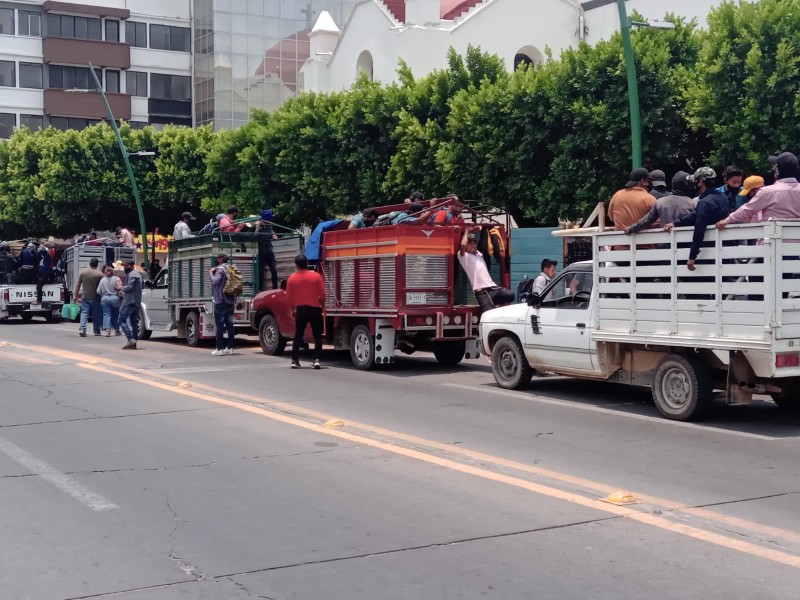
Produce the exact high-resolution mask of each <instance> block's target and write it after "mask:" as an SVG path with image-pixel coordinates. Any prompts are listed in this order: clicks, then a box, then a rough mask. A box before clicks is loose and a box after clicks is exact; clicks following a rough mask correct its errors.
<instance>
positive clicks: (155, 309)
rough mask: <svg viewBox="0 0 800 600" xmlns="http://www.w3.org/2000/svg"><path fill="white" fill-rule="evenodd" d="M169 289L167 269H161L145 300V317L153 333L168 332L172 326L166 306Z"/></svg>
mask: <svg viewBox="0 0 800 600" xmlns="http://www.w3.org/2000/svg"><path fill="white" fill-rule="evenodd" d="M168 289H169V269H162V270H161V272H160V273H159V274H158V275H157V276H156V279H155V281H153V287H152V289H151V290H149V293H148V294H147V298H146V299H145V301H146V302H147V316H148V317H149V318H150V327H151V328H152V329H153V331H168V330H169V329H170V327H171V325H172V319H171V318H170V313H169V307H168V305H167V295H168V294H167V291H168Z"/></svg>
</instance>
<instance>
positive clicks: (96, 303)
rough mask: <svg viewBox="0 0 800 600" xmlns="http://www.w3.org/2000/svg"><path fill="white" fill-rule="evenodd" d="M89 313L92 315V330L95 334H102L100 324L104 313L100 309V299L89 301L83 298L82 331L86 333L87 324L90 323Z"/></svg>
mask: <svg viewBox="0 0 800 600" xmlns="http://www.w3.org/2000/svg"><path fill="white" fill-rule="evenodd" d="M89 311H91V313H92V329H94V332H95V333H100V323H101V321H102V320H103V316H102V315H103V313H102V311H101V309H100V298H99V297H97V298H95V299H94V300H87V299H86V298H81V325H80V331H82V332H84V333H86V324H87V323H88V322H89Z"/></svg>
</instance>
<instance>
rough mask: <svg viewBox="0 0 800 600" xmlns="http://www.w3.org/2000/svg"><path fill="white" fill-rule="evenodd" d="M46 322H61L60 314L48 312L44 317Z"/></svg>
mask: <svg viewBox="0 0 800 600" xmlns="http://www.w3.org/2000/svg"><path fill="white" fill-rule="evenodd" d="M44 320H45V321H47V322H48V323H61V320H62V319H61V315H54V314H52V313H51V314H49V315H47V316H46V317H45V318H44Z"/></svg>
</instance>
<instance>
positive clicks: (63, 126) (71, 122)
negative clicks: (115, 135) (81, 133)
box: [50, 117, 100, 131]
mask: <svg viewBox="0 0 800 600" xmlns="http://www.w3.org/2000/svg"><path fill="white" fill-rule="evenodd" d="M99 122H100V121H99V120H98V119H80V118H77V117H50V125H52V126H53V127H55V128H56V129H60V130H61V131H66V130H67V129H77V130H81V129H86V128H87V127H88V126H89V125H95V124H97V123H99Z"/></svg>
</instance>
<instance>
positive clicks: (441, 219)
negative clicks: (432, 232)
mask: <svg viewBox="0 0 800 600" xmlns="http://www.w3.org/2000/svg"><path fill="white" fill-rule="evenodd" d="M448 199H449V200H450V202H449V203H448V204H444V205H442V207H441V208H440V209H439V210H438V211H437V212H436V214H435V215H434V216H433V219H432V222H433V223H434V224H435V225H457V224H460V223H463V222H464V219H462V218H461V210H462V206H461V203H460V202H459V201H458V198H457V197H456V196H449V197H448Z"/></svg>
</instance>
